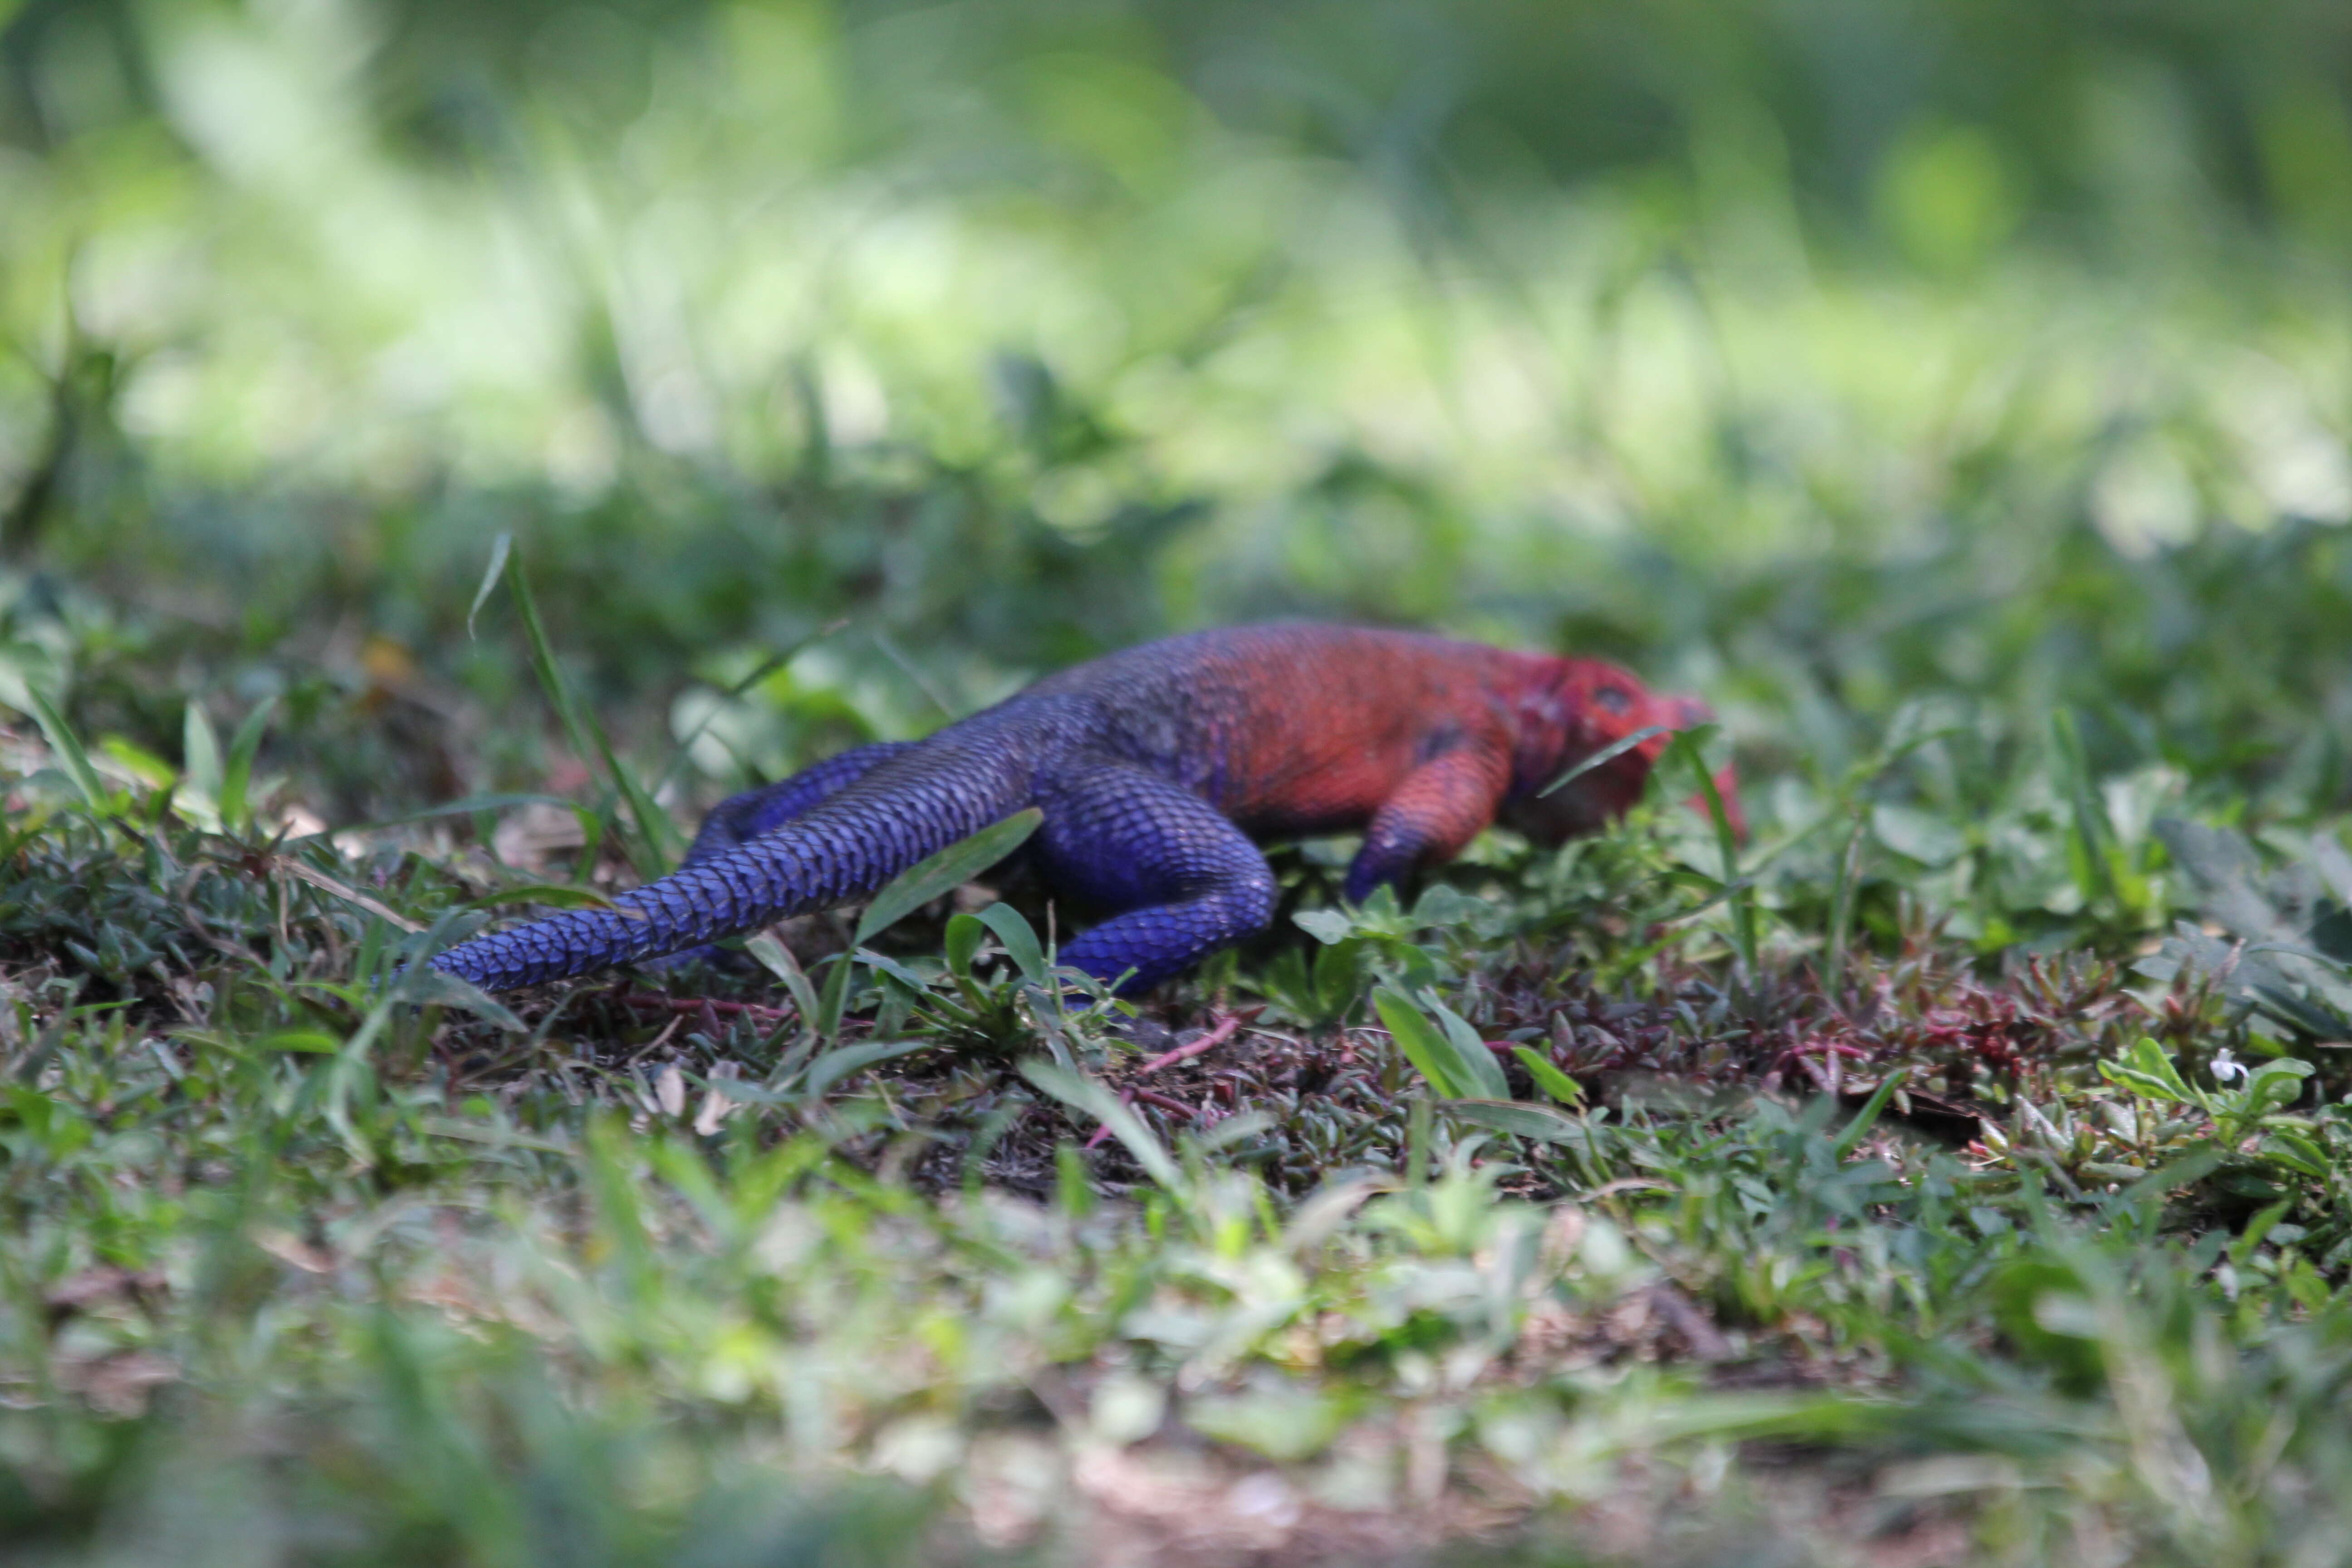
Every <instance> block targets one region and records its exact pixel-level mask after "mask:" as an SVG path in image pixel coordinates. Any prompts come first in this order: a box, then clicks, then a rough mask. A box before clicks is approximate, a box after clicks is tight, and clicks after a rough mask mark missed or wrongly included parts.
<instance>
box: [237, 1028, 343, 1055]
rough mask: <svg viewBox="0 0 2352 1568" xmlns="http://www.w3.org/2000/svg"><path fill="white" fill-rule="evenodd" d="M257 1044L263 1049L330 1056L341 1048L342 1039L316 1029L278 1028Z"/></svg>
mask: <svg viewBox="0 0 2352 1568" xmlns="http://www.w3.org/2000/svg"><path fill="white" fill-rule="evenodd" d="M257 1044H258V1045H259V1046H260V1047H261V1048H262V1049H263V1050H265V1051H300V1052H304V1053H307V1054H309V1055H311V1056H321V1057H331V1056H333V1055H334V1054H335V1053H336V1052H338V1051H340V1050H341V1049H342V1048H343V1042H342V1041H341V1040H339V1039H337V1038H335V1037H334V1036H332V1035H330V1034H326V1033H323V1032H321V1031H320V1030H318V1029H280V1030H279V1031H278V1033H276V1034H274V1035H266V1036H264V1037H262V1038H261V1039H260V1040H259V1041H257Z"/></svg>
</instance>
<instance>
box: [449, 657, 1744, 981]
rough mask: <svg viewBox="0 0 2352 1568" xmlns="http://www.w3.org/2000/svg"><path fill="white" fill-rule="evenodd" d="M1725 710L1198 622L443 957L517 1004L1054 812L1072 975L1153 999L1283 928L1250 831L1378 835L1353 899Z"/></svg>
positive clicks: (729, 818) (738, 809)
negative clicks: (1091, 920)
mask: <svg viewBox="0 0 2352 1568" xmlns="http://www.w3.org/2000/svg"><path fill="white" fill-rule="evenodd" d="M1705 717H1706V709H1705V708H1704V707H1703V706H1702V705H1700V704H1698V703H1696V702H1695V701H1693V700H1688V699H1683V698H1670V697H1657V696H1654V695H1652V694H1651V693H1650V692H1649V691H1647V690H1646V689H1644V688H1643V686H1642V685H1641V683H1640V682H1639V681H1637V680H1635V679H1633V676H1631V675H1629V674H1627V673H1626V672H1625V671H1624V670H1622V669H1620V668H1617V667H1616V666H1614V665H1611V664H1606V663H1603V662H1601V660H1598V659H1590V658H1547V657H1543V656H1539V655H1534V654H1523V653H1511V652H1507V651H1505V650H1503V649H1501V648H1495V647H1485V646H1482V645H1480V644H1476V643H1467V642H1454V641H1449V640H1447V639H1445V638H1442V637H1429V636H1423V635H1420V634H1416V633H1410V632H1393V631H1370V630H1361V629H1357V628H1351V627H1345V626H1316V625H1293V626H1244V627H1234V628H1231V629H1228V630H1223V631H1210V632H1197V633H1194V634H1192V635H1191V636H1187V637H1170V638H1167V639H1166V640H1164V641H1160V642H1154V643H1146V644H1144V645H1143V646H1141V647H1132V648H1129V649H1127V650H1125V651H1123V652H1120V653H1116V654H1112V655H1110V656H1109V657H1108V658H1099V659H1097V660H1095V661H1093V662H1092V663H1089V664H1082V665H1078V666H1076V667H1074V668H1069V669H1066V670H1063V671H1062V672H1060V673H1059V674H1057V675H1054V676H1051V677H1049V678H1047V679H1044V680H1041V681H1039V682H1037V683H1036V684H1035V685H1034V686H1032V687H1030V688H1028V689H1026V690H1024V691H1023V692H1021V693H1020V694H1019V695H1017V696H1015V697H1013V698H1011V699H1009V700H1006V701H1003V702H1000V703H998V704H997V705H996V706H995V707H993V708H990V709H988V710H984V711H982V712H980V713H975V714H973V715H972V716H971V717H970V718H968V719H964V720H962V721H959V722H957V723H953V724H950V725H949V726H947V727H946V728H945V729H942V730H940V731H938V732H937V733H935V734H933V735H931V736H930V737H929V738H928V739H926V740H921V741H913V742H884V743H881V744H877V745H869V746H860V747H858V748H856V750H854V751H849V752H843V753H842V754H840V755H838V756H836V757H834V758H832V759H831V760H829V761H826V762H823V763H818V764H817V765H816V766H814V767H813V768H810V769H809V770H807V771H806V772H804V773H797V774H795V775H793V777H791V778H788V779H786V780H784V781H783V782H782V783H781V784H771V785H769V786H767V787H766V788H764V789H755V790H751V791H749V792H747V793H745V794H742V795H735V796H733V797H732V798H730V799H729V800H727V801H725V802H723V803H722V804H721V805H719V806H718V808H717V809H715V810H714V811H712V812H711V814H710V816H709V818H708V819H707V820H706V821H705V822H704V824H703V826H702V831H701V832H700V834H699V835H698V836H697V837H696V838H695V841H694V844H693V846H692V847H691V848H690V849H689V850H688V853H687V856H686V859H685V862H684V863H683V864H682V865H680V866H679V868H677V870H676V871H675V872H672V873H671V874H670V875H669V876H667V877H664V878H661V879H659V880H657V881H654V882H650V883H647V884H646V885H645V886H644V887H641V888H637V889H634V890H632V891H629V892H625V893H623V894H622V895H620V897H619V898H617V899H616V900H614V902H615V903H616V904H617V905H619V906H621V910H568V911H565V912H563V913H561V914H556V915H551V916H549V917H548V918H546V919H543V920H538V921H531V922H530V924H527V925H523V926H519V927H516V928H514V929H512V930H509V931H497V932H493V933H490V934H488V935H484V936H478V937H475V938H474V939H473V940H471V941H469V942H461V943H459V944H458V945H457V946H456V947H453V948H450V949H449V950H448V951H446V952H443V953H441V954H439V955H438V956H436V958H435V959H434V960H433V964H434V967H436V968H438V969H443V970H446V971H448V972H449V973H452V974H457V975H462V976H463V977H464V978H466V979H467V980H470V981H472V982H474V983H475V984H478V985H481V986H483V987H485V988H488V989H491V990H501V989H505V988H508V987H510V986H517V985H528V984H534V983H536V982H540V981H544V980H556V979H561V978H562V977H564V976H567V975H573V974H580V973H585V972H587V971H589V970H593V969H599V968H603V967H604V966H605V965H608V964H615V963H626V962H631V961H635V960H643V959H650V958H654V957H657V956H661V955H665V954H668V953H674V952H679V951H681V950H684V949H687V948H690V947H694V946H697V945H699V944H701V943H704V942H709V941H710V940H712V939H713V938H716V937H720V936H726V935H729V934H731V933H734V932H738V931H751V930H754V929H756V928H758V927H760V926H762V925H765V924H767V923H769V922H770V921H776V920H779V919H782V917H784V916H786V915H793V914H799V913H804V912H806V911H809V910H821V909H825V908H829V907H830V906H833V905H835V904H840V903H845V902H847V901H849V900H853V899H856V898H859V897H861V896H864V895H867V894H871V893H874V892H876V891H877V890H879V889H881V887H882V886H883V885H884V884H885V883H886V882H887V881H889V879H891V878H893V877H894V876H896V875H898V873H899V872H900V871H902V870H904V869H906V868H908V867H909V866H911V865H913V864H915V862H917V861H918V860H920V859H921V858H924V857H925V856H928V855H930V854H933V853H935V852H936V851H938V850H940V849H941V848H944V847H947V846H948V845H950V844H952V843H954V842H956V841H957V840H958V839H961V838H964V837H969V836H970V835H971V834H973V833H975V832H978V831H979V830H980V829H981V828H983V827H986V826H989V825H990V824H992V823H994V822H997V821H1000V820H1002V819H1003V818H1004V817H1006V816H1010V815H1012V814H1013V813H1014V812H1016V811H1020V810H1022V809H1024V808H1025V807H1028V806H1032V805H1034V806H1038V807H1041V808H1042V809H1043V811H1044V814H1045V820H1044V822H1043V824H1042V825H1041V826H1040V827H1039V829H1038V831H1037V833H1036V835H1035V837H1034V839H1033V840H1032V847H1033V853H1034V856H1035V858H1036V859H1037V861H1038V863H1039V865H1040V866H1041V868H1042V869H1043V871H1044V873H1045V879H1046V882H1047V885H1048V886H1049V887H1051V888H1052V889H1054V890H1055V891H1056V892H1057V893H1060V894H1063V895H1066V896H1067V897H1069V898H1071V899H1074V900H1076V901H1077V902H1078V903H1079V904H1081V905H1082V906H1085V907H1087V908H1090V909H1092V910H1095V911H1097V912H1099V913H1100V914H1101V915H1102V917H1103V918H1101V919H1100V920H1099V921H1097V923H1095V924H1094V925H1092V926H1091V927H1089V928H1088V929H1087V930H1086V931H1083V932H1081V933H1080V934H1079V935H1078V936H1077V937H1076V939H1075V940H1073V941H1071V942H1067V943H1066V944H1065V945H1064V946H1063V948H1062V950H1061V959H1062V962H1063V963H1067V964H1070V965H1073V966H1075V967H1076V968H1078V969H1081V970H1083V971H1085V972H1086V973H1088V974H1092V975H1095V976H1097V977H1098V978H1100V979H1102V980H1105V981H1111V982H1118V983H1119V989H1120V990H1121V991H1122V992H1123V993H1126V994H1134V993H1137V992H1140V991H1143V990H1146V989H1149V988H1150V986H1152V985H1154V984H1158V983H1159V982H1160V981H1161V980H1164V979H1166V978H1167V977H1169V976H1170V975H1172V974H1175V973H1179V972H1180V971H1182V970H1184V969H1187V968H1189V967H1191V966H1192V964H1194V963H1198V962H1199V961H1200V960H1202V959H1203V958H1205V957H1207V956H1208V955H1209V954H1210V953H1213V952H1216V951H1217V950H1218V949H1220V948H1223V947H1225V946H1228V945H1230V944H1231V943H1233V942H1238V941H1240V940H1241V939H1243V938H1244V937H1246V936H1248V935H1250V934H1251V933H1252V932H1254V931H1260V930H1263V929H1264V928H1265V926H1266V925H1267V924H1268V922H1270V921H1272V920H1273V918H1274V910H1275V879H1274V874H1273V872H1272V871H1271V870H1270V869H1269V868H1267V866H1266V862H1265V856H1264V855H1263V854H1261V853H1260V852H1259V850H1258V847H1257V843H1256V842H1255V841H1260V840H1266V839H1278V838H1291V837H1309V836H1313V835H1317V834H1326V833H1338V832H1344V831H1356V830H1360V831H1361V832H1362V833H1363V835H1364V841H1363V847H1362V848H1361V849H1360V850H1359V851H1358V852H1357V854H1356V858H1355V860H1354V862H1353V863H1352V864H1351V865H1350V866H1349V868H1348V874H1347V879H1346V883H1345V889H1344V890H1345V893H1346V896H1347V897H1348V898H1349V899H1350V900H1362V899H1363V898H1364V897H1365V896H1367V895H1368V894H1370V892H1371V891H1372V889H1375V888H1377V887H1379V886H1380V885H1381V884H1382V883H1388V882H1394V881H1397V880H1398V879H1401V878H1402V877H1403V876H1404V875H1405V874H1406V873H1407V872H1409V871H1410V870H1412V868H1414V867H1416V866H1418V865H1421V864H1423V863H1425V862H1429V861H1435V860H1443V859H1446V858H1451V857H1452V856H1454V855H1455V854H1457V853H1459V852H1460V851H1461V850H1462V848H1463V847H1465V845H1467V844H1468V843H1469V842H1470V840H1471V839H1472V838H1474V837H1476V836H1477V834H1478V832H1479V831H1480V830H1481V829H1482V828H1485V827H1486V826H1488V825H1489V824H1491V823H1493V822H1496V820H1498V819H1499V820H1501V821H1503V822H1506V823H1507V824H1508V825H1510V826H1514V827H1517V828H1519V829H1521V830H1523V831H1525V832H1528V834H1529V835H1530V836H1531V837H1536V838H1538V840H1541V841H1545V842H1557V841H1559V840H1560V839H1563V838H1565V837H1569V836H1570V835H1573V834H1578V833H1585V832H1590V831H1591V830H1593V829H1595V828H1597V827H1599V826H1601V825H1602V824H1603V823H1604V822H1606V821H1607V820H1608V819H1610V818H1611V817H1612V816H1618V815H1621V814H1622V813H1623V812H1624V810H1625V809H1626V808H1627V807H1628V806H1629V805H1632V804H1633V801H1634V800H1635V798H1637V797H1638V796H1639V795H1640V794H1641V790H1642V785H1643V780H1644V778H1645V777H1646V776H1647V775H1648V773H1649V770H1650V766H1651V764H1652V763H1654V761H1655V760H1656V758H1657V755H1658V753H1659V752H1660V751H1661V750H1663V749H1664V745H1665V742H1666V739H1667V737H1666V736H1665V735H1664V734H1659V735H1654V736H1651V737H1648V738H1646V739H1643V740H1642V741H1640V742H1637V743H1635V744H1634V745H1633V746H1632V747H1630V748H1628V749H1626V750H1625V751H1624V752H1621V753H1620V754H1618V755H1617V756H1615V757H1613V758H1612V759H1611V760H1609V761H1607V762H1605V763H1601V765H1600V766H1598V767H1595V768H1593V769H1591V771H1589V772H1587V773H1583V774H1582V775H1581V776H1580V777H1578V778H1577V779H1575V780H1574V781H1572V782H1571V783H1570V784H1569V785H1568V786H1567V787H1565V788H1563V789H1561V790H1559V791H1558V792H1557V793H1554V794H1551V795H1539V793H1538V792H1539V791H1541V790H1542V789H1543V788H1544V786H1545V785H1546V784H1549V783H1550V782H1551V781H1552V780H1554V779H1556V778H1557V777H1559V774H1560V773H1562V772H1563V771H1565V770H1566V769H1568V768H1570V767H1572V766H1574V765H1575V764H1576V763H1578V762H1579V761H1580V760H1582V759H1585V758H1588V757H1591V756H1592V755H1593V754H1594V753H1595V752H1598V751H1600V750H1601V749H1602V748H1604V747H1607V746H1609V745H1611V744H1612V743H1614V742H1619V741H1621V740H1622V739H1624V738H1625V737H1627V736H1630V735H1633V734H1634V733H1636V732H1637V731H1641V730H1643V729H1645V728H1648V727H1651V726H1658V727H1661V728H1663V729H1665V730H1676V729H1684V728H1687V727H1688V726H1689V725H1691V724H1693V723H1695V722H1697V721H1699V720H1701V719H1703V718H1705ZM1726 782H1728V781H1726ZM622 911H625V912H622ZM1122 975H1123V976H1125V979H1124V980H1123V981H1121V980H1120V977H1121V976H1122Z"/></svg>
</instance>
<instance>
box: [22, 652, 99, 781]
mask: <svg viewBox="0 0 2352 1568" xmlns="http://www.w3.org/2000/svg"><path fill="white" fill-rule="evenodd" d="M25 696H26V700H28V701H29V702H31V703H32V705H33V720H34V721H35V722H36V723H37V724H39V725H40V727H41V733H42V735H43V736H45V737H46V738H47V741H48V742H49V750H51V751H52V752H56V753H57V754H58V762H60V763H64V764H65V770H66V776H67V777H68V778H69V779H71V780H73V786H74V788H75V789H77V790H79V791H80V792H81V798H82V800H83V802H84V804H86V805H89V808H90V809H91V810H92V811H101V812H102V811H105V810H108V809H109V808H110V805H111V802H112V799H113V795H112V793H111V792H110V791H109V790H108V789H107V787H106V784H105V783H104V782H103V781H102V780H100V778H99V776H98V770H97V769H96V768H94V767H92V766H90V763H89V752H87V751H85V750H84V749H83V748H82V743H81V737H80V736H79V735H77V734H75V733H74V732H73V726H72V725H70V724H68V723H67V722H66V721H65V716H64V715H63V714H61V713H59V712H58V710H57V709H56V707H54V706H53V705H52V704H51V703H50V701H49V699H48V694H47V692H45V691H43V690H42V689H40V688H39V687H37V686H35V685H32V684H31V683H30V682H27V683H26V687H25Z"/></svg>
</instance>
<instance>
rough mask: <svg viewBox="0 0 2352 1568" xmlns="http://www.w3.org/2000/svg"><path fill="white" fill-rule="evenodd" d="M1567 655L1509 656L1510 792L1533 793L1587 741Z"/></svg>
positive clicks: (1506, 702) (1586, 746) (1584, 749)
mask: <svg viewBox="0 0 2352 1568" xmlns="http://www.w3.org/2000/svg"><path fill="white" fill-rule="evenodd" d="M1569 674H1570V671H1569V665H1568V661H1567V660H1566V659H1559V658H1540V657H1538V656H1535V655H1530V654H1517V655H1514V656H1512V668H1511V669H1510V670H1509V672H1508V677H1507V684H1506V686H1505V688H1504V691H1503V699H1504V706H1505V708H1506V709H1507V711H1508V712H1509V713H1510V715H1511V721H1512V725H1513V728H1514V730H1515V731H1516V733H1515V735H1514V737H1513V742H1512V748H1511V788H1510V794H1511V795H1512V796H1514V797H1517V796H1521V795H1532V794H1534V793H1535V792H1536V791H1537V790H1539V789H1541V788H1543V787H1544V785H1546V784H1549V783H1551V781H1552V780H1554V779H1556V778H1558V777H1559V775H1560V773H1561V772H1562V771H1563V770H1565V769H1566V767H1567V766H1568V759H1569V758H1570V756H1571V755H1578V756H1580V755H1582V754H1583V753H1584V752H1588V751H1590V750H1591V746H1590V744H1589V743H1587V742H1586V740H1585V736H1584V728H1585V726H1584V716H1583V713H1582V711H1581V710H1580V708H1579V707H1578V705H1577V700H1576V697H1575V694H1574V690H1573V689H1572V686H1571V684H1570V679H1569Z"/></svg>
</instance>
